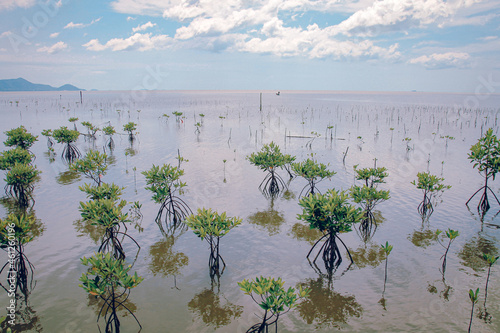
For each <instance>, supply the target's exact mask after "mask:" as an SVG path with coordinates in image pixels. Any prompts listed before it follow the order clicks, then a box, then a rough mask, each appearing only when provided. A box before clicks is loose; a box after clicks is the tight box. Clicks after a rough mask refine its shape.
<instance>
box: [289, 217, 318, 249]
mask: <svg viewBox="0 0 500 333" xmlns="http://www.w3.org/2000/svg"><path fill="white" fill-rule="evenodd" d="M290 234H291V236H292V237H293V238H294V239H297V240H301V241H306V242H308V243H309V244H311V246H312V245H314V243H316V241H317V240H318V239H320V238H321V236H323V233H321V231H319V230H318V229H311V228H309V226H308V225H305V224H303V223H300V222H297V223H295V224H294V225H293V227H292V231H291V232H290V233H289V235H290Z"/></svg>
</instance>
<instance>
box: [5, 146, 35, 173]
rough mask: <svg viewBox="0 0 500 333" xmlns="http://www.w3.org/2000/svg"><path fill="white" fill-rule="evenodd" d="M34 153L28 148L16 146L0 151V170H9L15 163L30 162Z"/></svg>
mask: <svg viewBox="0 0 500 333" xmlns="http://www.w3.org/2000/svg"><path fill="white" fill-rule="evenodd" d="M33 158H34V155H33V154H32V153H30V152H29V151H28V150H26V149H23V148H20V147H16V148H13V149H9V150H6V151H3V152H1V153H0V170H10V169H12V167H13V166H14V165H15V164H16V163H19V164H31V161H32V160H33Z"/></svg>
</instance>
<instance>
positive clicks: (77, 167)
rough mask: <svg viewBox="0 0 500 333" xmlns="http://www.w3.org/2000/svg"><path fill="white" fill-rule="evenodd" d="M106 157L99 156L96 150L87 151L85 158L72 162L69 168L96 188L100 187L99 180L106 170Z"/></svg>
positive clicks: (104, 155)
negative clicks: (90, 181)
mask: <svg viewBox="0 0 500 333" xmlns="http://www.w3.org/2000/svg"><path fill="white" fill-rule="evenodd" d="M107 158H108V155H106V154H101V153H100V152H99V151H98V150H89V151H88V152H87V154H86V155H85V157H83V158H81V159H79V160H76V161H75V162H73V163H72V164H71V165H70V166H69V168H70V170H72V171H77V172H81V173H83V174H84V175H85V177H87V178H90V179H92V180H93V181H94V182H95V183H96V185H97V186H101V182H102V180H101V178H102V177H103V176H104V175H105V174H106V170H107V169H108V163H107V160H106V159H107Z"/></svg>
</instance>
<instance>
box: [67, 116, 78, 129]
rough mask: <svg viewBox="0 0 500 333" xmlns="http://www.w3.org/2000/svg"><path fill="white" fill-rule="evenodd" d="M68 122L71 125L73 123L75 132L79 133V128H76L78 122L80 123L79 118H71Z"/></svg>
mask: <svg viewBox="0 0 500 333" xmlns="http://www.w3.org/2000/svg"><path fill="white" fill-rule="evenodd" d="M68 121H69V122H70V123H73V128H74V130H75V131H78V128H76V122H77V121H78V118H77V117H71V118H69V119H68Z"/></svg>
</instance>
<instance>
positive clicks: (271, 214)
mask: <svg viewBox="0 0 500 333" xmlns="http://www.w3.org/2000/svg"><path fill="white" fill-rule="evenodd" d="M247 220H248V222H250V224H255V225H257V226H259V227H260V228H261V229H264V230H266V231H267V232H268V233H269V236H273V235H277V234H278V233H279V232H280V227H281V225H282V224H284V223H285V217H284V215H283V213H282V212H278V211H276V210H274V199H271V200H270V204H269V208H268V209H267V210H264V211H260V212H257V213H255V214H253V215H250V216H249V217H248V218H247Z"/></svg>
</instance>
